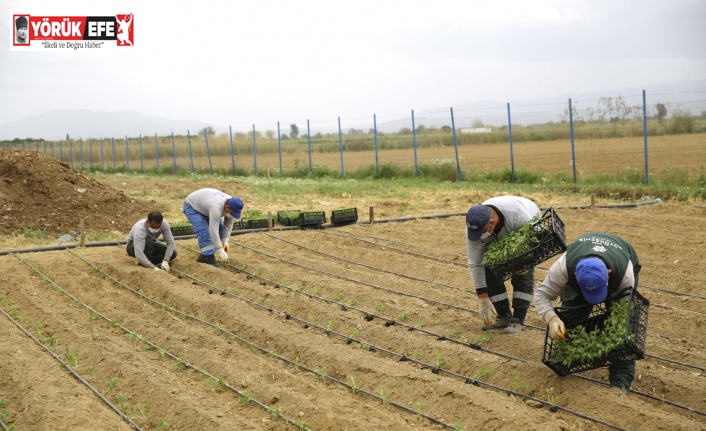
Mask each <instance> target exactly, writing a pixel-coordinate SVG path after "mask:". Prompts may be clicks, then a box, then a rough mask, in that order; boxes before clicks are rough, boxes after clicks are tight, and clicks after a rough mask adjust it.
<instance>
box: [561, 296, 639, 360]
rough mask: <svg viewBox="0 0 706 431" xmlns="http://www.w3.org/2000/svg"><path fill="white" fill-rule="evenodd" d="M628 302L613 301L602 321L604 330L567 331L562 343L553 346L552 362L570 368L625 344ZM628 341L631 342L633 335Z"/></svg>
mask: <svg viewBox="0 0 706 431" xmlns="http://www.w3.org/2000/svg"><path fill="white" fill-rule="evenodd" d="M628 307H629V305H628V302H627V301H616V302H614V303H613V306H612V307H611V309H610V313H609V314H608V315H607V318H606V319H605V321H604V325H603V329H601V328H600V327H597V328H596V329H594V330H592V331H591V332H586V328H585V327H583V326H577V327H575V328H572V329H569V330H568V331H566V338H565V339H564V340H559V341H555V342H554V343H553V344H552V355H551V357H552V359H553V360H555V361H558V362H561V363H562V364H563V365H564V366H566V367H569V366H571V365H572V364H576V363H578V364H586V363H590V362H592V361H593V360H595V359H599V358H602V357H604V356H606V355H607V354H608V353H610V352H611V351H612V350H614V349H616V348H618V347H620V346H622V345H623V344H624V343H625V334H626V332H627V322H628ZM628 340H630V341H634V340H635V334H629V335H628Z"/></svg>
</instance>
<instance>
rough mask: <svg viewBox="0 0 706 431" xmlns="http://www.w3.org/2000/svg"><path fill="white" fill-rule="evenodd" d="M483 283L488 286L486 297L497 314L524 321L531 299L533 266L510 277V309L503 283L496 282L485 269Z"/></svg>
mask: <svg viewBox="0 0 706 431" xmlns="http://www.w3.org/2000/svg"><path fill="white" fill-rule="evenodd" d="M485 283H486V285H487V286H488V297H490V301H491V302H492V303H493V306H494V307H495V311H497V312H498V316H502V317H516V318H517V319H519V320H520V323H522V324H524V323H525V317H527V309H528V308H529V306H530V302H531V301H532V292H533V291H534V268H532V269H530V270H529V271H527V272H525V273H523V274H513V276H512V278H511V279H510V284H512V309H513V311H512V312H511V311H510V299H509V298H508V296H507V289H506V288H505V283H498V282H497V281H496V280H495V278H494V277H493V275H492V274H491V273H490V271H488V268H486V269H485Z"/></svg>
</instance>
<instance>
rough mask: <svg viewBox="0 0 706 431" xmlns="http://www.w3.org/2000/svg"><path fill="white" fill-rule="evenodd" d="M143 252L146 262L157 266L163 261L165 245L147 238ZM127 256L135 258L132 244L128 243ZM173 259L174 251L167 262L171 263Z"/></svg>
mask: <svg viewBox="0 0 706 431" xmlns="http://www.w3.org/2000/svg"><path fill="white" fill-rule="evenodd" d="M144 252H145V256H146V257H147V260H149V261H150V262H152V264H154V265H159V264H160V263H162V261H163V260H164V254H165V253H166V252H167V245H166V244H164V243H162V242H156V241H155V240H153V239H152V238H150V237H147V238H145V250H144ZM127 254H128V256H132V257H135V243H134V242H130V244H128V245H127ZM175 257H177V252H176V250H174V251H173V252H172V257H171V258H170V259H169V260H170V261H172V260H174V258H175Z"/></svg>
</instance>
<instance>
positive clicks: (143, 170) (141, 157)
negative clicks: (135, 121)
mask: <svg viewBox="0 0 706 431" xmlns="http://www.w3.org/2000/svg"><path fill="white" fill-rule="evenodd" d="M140 172H143V173H144V172H145V155H144V152H143V151H142V133H140Z"/></svg>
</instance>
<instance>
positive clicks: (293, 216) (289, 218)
mask: <svg viewBox="0 0 706 431" xmlns="http://www.w3.org/2000/svg"><path fill="white" fill-rule="evenodd" d="M301 213H302V212H301V211H299V210H287V211H277V220H279V223H280V224H281V225H284V226H299V224H300V216H301Z"/></svg>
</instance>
